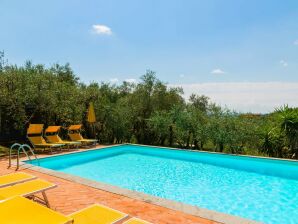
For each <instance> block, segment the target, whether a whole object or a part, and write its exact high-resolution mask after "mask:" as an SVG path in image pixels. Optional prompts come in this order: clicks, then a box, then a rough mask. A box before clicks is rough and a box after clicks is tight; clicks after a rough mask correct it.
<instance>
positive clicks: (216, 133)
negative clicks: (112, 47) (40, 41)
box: [0, 52, 298, 158]
mask: <svg viewBox="0 0 298 224" xmlns="http://www.w3.org/2000/svg"><path fill="white" fill-rule="evenodd" d="M140 80H141V81H140V82H139V83H128V82H123V83H122V84H121V85H118V86H117V85H111V84H109V83H96V82H94V83H91V84H89V85H86V84H84V83H81V82H80V80H79V78H78V77H77V76H76V75H75V74H74V72H73V71H72V69H71V67H70V66H69V64H66V65H59V64H54V65H53V66H51V67H50V68H46V67H45V66H43V65H33V64H32V63H31V62H30V61H28V62H26V63H25V65H24V66H20V67H18V66H15V65H8V63H7V62H6V61H5V60H4V57H3V52H0V86H1V88H0V131H1V135H0V140H1V139H2V141H3V140H6V141H9V140H18V141H19V140H22V139H23V140H25V139H26V138H25V133H26V128H27V126H28V124H29V123H44V124H45V125H55V124H56V125H62V126H64V127H65V126H68V125H70V124H75V123H83V125H84V130H85V134H86V135H87V136H89V137H96V138H98V139H99V140H100V142H101V143H122V142H132V143H140V144H155V145H166V146H172V147H182V148H191V149H195V150H196V149H199V150H212V151H219V152H226V153H237V154H254V155H268V156H274V157H284V158H292V157H295V158H297V157H298V108H289V107H288V106H284V107H282V108H279V109H277V110H276V111H275V112H274V113H271V114H268V115H256V114H240V113H236V112H233V111H230V110H228V109H225V108H221V107H220V106H218V105H215V104H213V103H212V102H211V101H210V99H209V98H208V97H206V96H204V95H195V94H193V95H191V96H190V98H189V100H188V101H185V100H184V99H183V97H182V94H183V91H182V89H181V88H169V87H168V86H167V85H166V84H165V83H163V82H162V81H160V80H159V79H158V78H157V77H156V74H155V72H153V71H147V72H146V74H145V75H143V76H141V78H140ZM90 102H93V104H94V109H95V113H96V117H97V122H96V123H95V124H94V125H93V126H90V125H89V124H88V123H87V122H86V112H87V108H88V105H89V103H90Z"/></svg>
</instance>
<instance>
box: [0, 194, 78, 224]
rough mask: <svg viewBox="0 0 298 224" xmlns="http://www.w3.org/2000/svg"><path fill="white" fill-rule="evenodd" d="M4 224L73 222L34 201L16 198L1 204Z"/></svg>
mask: <svg viewBox="0 0 298 224" xmlns="http://www.w3.org/2000/svg"><path fill="white" fill-rule="evenodd" d="M0 223H3V224H71V223H73V220H72V219H71V218H69V217H66V216H64V215H62V214H60V213H58V212H55V211H53V210H51V209H49V208H47V207H44V206H42V205H40V204H38V203H36V202H34V201H31V200H28V199H26V198H23V197H21V196H16V197H13V198H10V199H8V200H5V201H3V202H0Z"/></svg>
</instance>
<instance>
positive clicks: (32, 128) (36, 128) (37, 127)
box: [27, 124, 44, 135]
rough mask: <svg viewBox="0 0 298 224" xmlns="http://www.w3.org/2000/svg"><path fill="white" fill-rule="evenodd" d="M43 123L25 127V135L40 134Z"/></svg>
mask: <svg viewBox="0 0 298 224" xmlns="http://www.w3.org/2000/svg"><path fill="white" fill-rule="evenodd" d="M43 126H44V125H43V124H30V125H29V127H28V129H27V135H34V134H40V135H42V130H43Z"/></svg>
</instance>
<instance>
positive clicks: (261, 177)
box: [28, 145, 298, 224]
mask: <svg viewBox="0 0 298 224" xmlns="http://www.w3.org/2000/svg"><path fill="white" fill-rule="evenodd" d="M28 163H33V164H35V165H39V166H41V167H44V168H48V169H52V170H56V171H60V172H64V173H67V174H72V175H76V176H80V177H83V178H87V179H91V180H95V181H99V182H104V183H108V184H111V185H115V186H119V187H122V188H127V189H130V190H135V191H140V192H144V193H146V194H151V195H154V196H158V197H162V198H166V199H171V200H175V201H179V202H183V203H186V204H190V205H195V206H198V207H202V208H207V209H210V210H215V211H219V212H223V213H228V214H232V215H236V216H241V217H244V218H248V219H252V220H256V221H261V222H264V223H280V224H281V223H286V224H291V223H298V163H297V162H290V161H280V160H271V159H261V158H249V157H240V156H230V155H221V154H214V153H204V152H189V151H182V150H169V149H162V148H153V147H145V146H135V145H122V146H116V147H111V148H106V149H100V150H93V151H88V152H82V153H74V154H69V155H62V156H55V157H51V158H45V159H40V160H39V164H37V162H36V161H31V162H28Z"/></svg>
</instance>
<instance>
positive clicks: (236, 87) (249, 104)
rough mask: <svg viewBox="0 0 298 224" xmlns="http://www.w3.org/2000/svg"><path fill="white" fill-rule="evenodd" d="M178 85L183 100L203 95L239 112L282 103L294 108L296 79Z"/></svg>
mask: <svg viewBox="0 0 298 224" xmlns="http://www.w3.org/2000/svg"><path fill="white" fill-rule="evenodd" d="M170 86H176V87H177V86H181V87H182V88H183V90H184V97H185V98H186V99H188V98H189V96H190V95H191V94H192V93H196V94H204V95H206V96H208V97H210V99H211V101H212V102H215V103H217V104H220V105H222V106H227V107H228V108H229V109H233V110H236V111H240V112H254V113H268V112H271V111H273V110H274V109H275V108H277V107H280V106H282V105H284V104H288V105H289V106H293V107H298V101H297V96H298V82H225V83H197V84H182V85H170Z"/></svg>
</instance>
